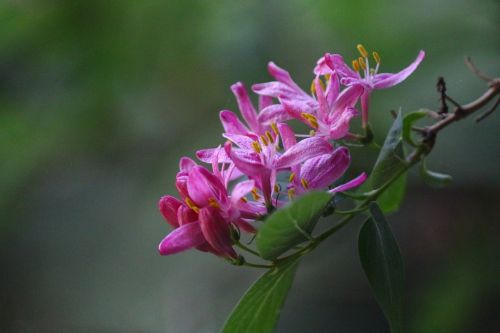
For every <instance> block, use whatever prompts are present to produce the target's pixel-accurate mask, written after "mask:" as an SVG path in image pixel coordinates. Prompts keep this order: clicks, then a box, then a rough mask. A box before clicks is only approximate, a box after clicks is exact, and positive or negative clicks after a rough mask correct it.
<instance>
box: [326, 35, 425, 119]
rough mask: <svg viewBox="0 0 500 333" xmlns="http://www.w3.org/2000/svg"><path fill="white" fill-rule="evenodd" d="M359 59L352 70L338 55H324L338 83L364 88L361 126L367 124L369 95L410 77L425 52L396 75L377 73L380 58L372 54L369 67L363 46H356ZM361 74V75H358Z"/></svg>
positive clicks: (355, 61)
mask: <svg viewBox="0 0 500 333" xmlns="http://www.w3.org/2000/svg"><path fill="white" fill-rule="evenodd" d="M357 48H358V50H359V53H360V54H361V57H359V58H358V59H355V60H353V61H352V66H353V68H354V70H352V69H351V68H349V66H348V65H347V64H346V63H345V62H344V58H343V57H342V56H341V55H339V54H326V55H325V57H324V62H325V63H326V64H327V65H328V66H329V67H330V68H331V69H332V70H334V71H335V72H336V73H337V74H338V75H339V76H340V82H341V83H342V84H343V85H346V86H353V85H362V86H363V87H364V88H365V91H364V93H363V95H362V96H361V110H362V121H363V126H364V127H366V124H367V123H368V107H369V105H368V104H369V97H370V93H371V92H372V90H374V89H384V88H390V87H393V86H395V85H396V84H398V83H400V82H402V81H404V80H405V79H406V78H407V77H408V76H410V75H411V74H412V73H413V72H414V71H415V70H416V69H417V67H418V65H420V63H421V62H422V60H423V59H424V57H425V52H424V51H420V52H419V53H418V56H417V58H416V59H415V60H414V61H413V62H412V63H411V64H410V65H409V66H408V67H406V68H404V69H403V70H401V71H400V72H398V73H394V74H392V73H378V71H379V67H380V56H379V54H378V53H377V52H373V53H372V56H373V59H374V60H375V67H374V68H373V67H370V62H369V54H368V52H367V51H366V49H365V48H364V47H363V45H361V44H358V46H357ZM360 73H361V74H360Z"/></svg>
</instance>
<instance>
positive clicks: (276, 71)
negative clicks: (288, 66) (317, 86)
mask: <svg viewBox="0 0 500 333" xmlns="http://www.w3.org/2000/svg"><path fill="white" fill-rule="evenodd" d="M267 70H268V71H269V74H271V76H272V77H274V78H275V79H276V80H278V81H279V82H282V83H284V84H286V85H287V86H289V87H290V88H292V89H293V90H295V91H296V92H297V93H302V94H304V95H306V96H309V95H308V94H307V93H305V92H304V91H303V90H302V89H301V88H300V87H299V86H298V85H297V83H295V81H293V80H292V77H291V76H290V74H289V73H288V72H287V71H286V70H284V69H283V68H281V67H279V66H278V65H276V64H275V63H274V62H272V61H271V62H270V63H268V64H267Z"/></svg>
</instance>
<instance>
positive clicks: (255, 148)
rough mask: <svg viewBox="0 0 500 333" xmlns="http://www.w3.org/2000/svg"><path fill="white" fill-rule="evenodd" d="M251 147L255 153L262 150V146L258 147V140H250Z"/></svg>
mask: <svg viewBox="0 0 500 333" xmlns="http://www.w3.org/2000/svg"><path fill="white" fill-rule="evenodd" d="M252 148H253V150H255V152H256V153H257V154H260V152H261V151H262V148H261V147H260V144H259V142H258V141H254V142H252Z"/></svg>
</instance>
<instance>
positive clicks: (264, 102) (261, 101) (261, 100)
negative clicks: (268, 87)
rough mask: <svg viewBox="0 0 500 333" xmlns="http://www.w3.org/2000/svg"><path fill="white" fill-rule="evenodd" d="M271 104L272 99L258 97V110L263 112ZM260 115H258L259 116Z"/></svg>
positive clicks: (269, 97)
mask: <svg viewBox="0 0 500 333" xmlns="http://www.w3.org/2000/svg"><path fill="white" fill-rule="evenodd" d="M271 104H273V98H272V97H271V96H264V95H260V96H259V110H263V109H265V108H267V107H268V106H270V105H271ZM259 115H260V114H259Z"/></svg>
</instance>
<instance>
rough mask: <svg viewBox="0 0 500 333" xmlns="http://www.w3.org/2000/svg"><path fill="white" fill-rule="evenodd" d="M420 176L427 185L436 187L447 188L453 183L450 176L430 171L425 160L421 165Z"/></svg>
mask: <svg viewBox="0 0 500 333" xmlns="http://www.w3.org/2000/svg"><path fill="white" fill-rule="evenodd" d="M420 175H421V176H422V179H423V180H424V181H425V182H426V183H427V184H429V185H430V186H434V187H445V186H447V185H449V184H450V183H451V182H452V181H453V178H452V177H451V176H450V175H446V174H444V173H439V172H435V171H430V170H428V169H427V165H426V163H425V159H423V160H422V163H421V164H420Z"/></svg>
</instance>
